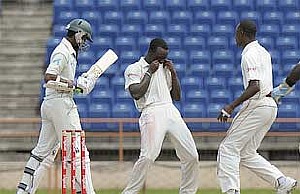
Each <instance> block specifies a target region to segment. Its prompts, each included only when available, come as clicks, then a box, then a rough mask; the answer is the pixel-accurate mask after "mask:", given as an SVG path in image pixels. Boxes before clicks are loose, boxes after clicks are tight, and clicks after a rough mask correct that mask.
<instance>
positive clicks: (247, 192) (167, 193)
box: [0, 189, 300, 194]
mask: <svg viewBox="0 0 300 194" xmlns="http://www.w3.org/2000/svg"><path fill="white" fill-rule="evenodd" d="M59 193H60V191H57V192H55V191H52V192H48V191H38V192H37V193H36V194H59ZM120 193H121V191H120V190H100V191H97V194H120ZM176 193H178V190H147V191H146V192H145V193H144V194H176ZM241 193H242V194H275V191H274V190H268V189H244V190H242V192H241ZM0 194H15V191H12V190H0ZM140 194H143V192H140ZM197 194H221V191H220V190H216V189H209V190H208V189H205V190H204V189H203V190H201V189H200V190H199V191H198V192H197ZM293 194H300V190H295V191H293Z"/></svg>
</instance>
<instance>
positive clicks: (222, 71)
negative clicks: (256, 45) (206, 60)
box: [213, 63, 235, 78]
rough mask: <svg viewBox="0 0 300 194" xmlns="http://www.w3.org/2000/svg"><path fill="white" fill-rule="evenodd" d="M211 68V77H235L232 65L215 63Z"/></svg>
mask: <svg viewBox="0 0 300 194" xmlns="http://www.w3.org/2000/svg"><path fill="white" fill-rule="evenodd" d="M213 66H214V68H213V71H214V72H213V75H214V76H216V77H219V76H220V77H224V78H230V77H232V76H234V75H235V69H234V66H233V63H216V64H213Z"/></svg>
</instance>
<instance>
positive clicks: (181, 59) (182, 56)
mask: <svg viewBox="0 0 300 194" xmlns="http://www.w3.org/2000/svg"><path fill="white" fill-rule="evenodd" d="M168 58H169V59H171V60H172V61H173V63H181V64H185V63H187V61H188V57H187V54H186V52H185V51H184V50H171V51H170V52H169V55H168Z"/></svg>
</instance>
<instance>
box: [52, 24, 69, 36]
mask: <svg viewBox="0 0 300 194" xmlns="http://www.w3.org/2000/svg"><path fill="white" fill-rule="evenodd" d="M66 34H67V30H66V25H61V24H56V25H53V26H52V35H53V36H55V37H64V36H65V35H66Z"/></svg>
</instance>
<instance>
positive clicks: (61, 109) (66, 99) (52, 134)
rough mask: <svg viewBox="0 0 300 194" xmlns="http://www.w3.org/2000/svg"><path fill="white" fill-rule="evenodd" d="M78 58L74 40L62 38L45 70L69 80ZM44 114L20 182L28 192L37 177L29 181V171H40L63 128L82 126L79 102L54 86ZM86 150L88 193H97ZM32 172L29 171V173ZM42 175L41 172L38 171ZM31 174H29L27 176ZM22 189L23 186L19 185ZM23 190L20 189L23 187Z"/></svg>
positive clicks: (59, 138)
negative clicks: (37, 136)
mask: <svg viewBox="0 0 300 194" xmlns="http://www.w3.org/2000/svg"><path fill="white" fill-rule="evenodd" d="M76 65H77V59H76V51H75V50H74V49H73V47H72V45H71V43H70V42H69V41H68V40H67V39H65V38H63V39H62V41H61V43H60V44H59V45H58V46H57V47H56V48H55V50H54V51H53V53H52V55H51V58H50V64H49V66H48V68H47V70H46V73H49V74H53V75H59V76H60V77H61V78H64V79H67V80H74V78H75V71H76ZM41 118H42V127H41V131H40V135H39V140H38V143H37V145H36V147H35V148H34V149H33V150H32V151H31V156H32V157H30V159H29V161H28V162H27V164H26V167H25V171H29V173H28V172H27V173H26V172H25V173H24V176H23V179H22V180H21V182H20V185H21V186H22V187H23V189H25V190H27V192H28V193H33V192H34V191H35V190H36V188H34V189H33V187H35V185H33V184H34V181H32V182H31V181H30V180H31V179H30V180H29V178H30V176H29V175H30V174H31V173H33V176H35V175H36V174H35V172H38V171H39V170H38V169H39V168H40V166H41V165H40V163H41V162H42V161H43V160H44V159H45V158H46V157H48V156H49V155H51V152H52V151H53V149H55V146H56V145H57V144H58V143H59V142H60V141H61V137H62V130H66V129H67V130H81V125H80V119H79V114H78V110H77V106H76V104H75V102H74V100H73V93H72V92H70V93H59V92H57V91H55V90H54V89H49V88H46V95H45V98H44V101H43V103H42V105H41ZM77 141H78V142H77V143H76V144H77V146H78V148H77V150H79V146H80V144H79V138H78V139H77ZM67 145H68V146H67V150H70V142H69V141H68V143H67ZM85 153H86V156H85V158H86V176H87V179H86V186H87V193H88V194H94V193H95V192H94V189H93V185H92V180H91V173H90V159H89V152H88V151H87V149H86V151H85ZM67 156H68V160H69V161H70V152H68V151H67ZM79 159H80V158H79V157H77V161H76V166H77V169H76V171H77V172H78V173H77V180H78V183H80V173H79V172H80V161H79ZM28 174H29V175H28ZM39 176H41V175H39ZM28 177H29V178H28ZM19 187H20V186H19ZM19 190H20V189H19ZM77 190H78V191H80V185H79V184H78V185H77ZM20 193H21V191H20Z"/></svg>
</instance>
